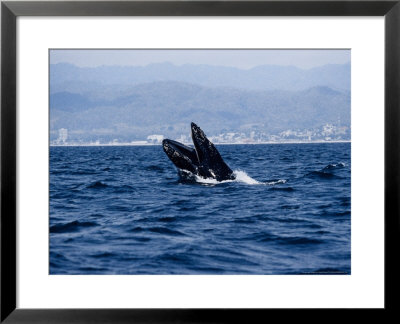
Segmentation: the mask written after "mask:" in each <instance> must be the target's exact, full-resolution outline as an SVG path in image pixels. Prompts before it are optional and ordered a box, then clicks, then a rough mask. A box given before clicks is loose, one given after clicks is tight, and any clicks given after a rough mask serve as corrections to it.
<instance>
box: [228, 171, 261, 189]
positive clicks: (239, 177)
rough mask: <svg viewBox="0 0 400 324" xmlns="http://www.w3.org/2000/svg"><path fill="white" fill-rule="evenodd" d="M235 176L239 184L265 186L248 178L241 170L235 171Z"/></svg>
mask: <svg viewBox="0 0 400 324" xmlns="http://www.w3.org/2000/svg"><path fill="white" fill-rule="evenodd" d="M233 174H234V175H235V178H236V179H235V180H234V181H237V182H243V183H246V184H249V185H259V184H263V183H262V182H260V181H257V180H255V179H253V178H252V177H250V176H248V175H247V173H246V172H244V171H240V170H235V171H233Z"/></svg>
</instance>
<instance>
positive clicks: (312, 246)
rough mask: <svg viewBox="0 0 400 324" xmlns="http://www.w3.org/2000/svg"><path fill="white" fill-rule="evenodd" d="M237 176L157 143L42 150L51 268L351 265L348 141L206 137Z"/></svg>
mask: <svg viewBox="0 0 400 324" xmlns="http://www.w3.org/2000/svg"><path fill="white" fill-rule="evenodd" d="M217 148H218V150H219V151H220V153H221V155H222V157H223V158H224V160H225V161H226V162H227V164H228V165H229V166H230V167H231V168H232V170H235V173H236V176H237V180H235V181H226V182H222V183H218V182H216V181H214V180H211V179H209V180H206V179H200V178H196V177H194V176H189V177H188V176H182V175H179V174H178V171H177V170H176V168H175V167H174V165H173V164H172V162H171V161H170V160H169V159H168V158H167V156H166V155H165V153H164V152H163V150H162V147H161V146H103V147H101V146H99V147H51V148H50V221H49V226H50V229H49V232H50V248H49V253H50V265H49V273H50V274H155V275H158V274H221V275H223V274H243V275H249V274H263V275H268V274H275V275H277V274H279V275H281V274H289V275H290V274H319V275H321V274H350V272H351V267H350V264H351V252H350V251H351V250H350V239H351V198H350V184H351V182H350V178H351V177H350V175H351V173H350V170H351V161H350V155H351V154H350V148H351V145H350V143H322V144H273V145H267V144H265V145H217Z"/></svg>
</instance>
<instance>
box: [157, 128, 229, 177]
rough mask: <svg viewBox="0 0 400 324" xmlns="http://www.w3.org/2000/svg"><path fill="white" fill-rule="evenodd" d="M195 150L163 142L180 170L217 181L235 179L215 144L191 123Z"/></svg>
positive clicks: (165, 150)
mask: <svg viewBox="0 0 400 324" xmlns="http://www.w3.org/2000/svg"><path fill="white" fill-rule="evenodd" d="M191 133H192V140H193V144H194V149H193V148H191V147H189V146H186V145H184V144H182V143H179V142H177V141H173V140H170V139H164V140H163V143H162V144H163V149H164V152H165V154H167V156H168V158H169V159H170V160H171V161H172V163H173V164H174V165H175V166H176V167H177V168H178V169H180V170H185V171H190V172H191V173H193V174H195V175H197V176H200V177H202V178H213V179H216V180H217V181H223V180H233V179H235V177H234V175H233V171H232V170H231V169H230V168H229V166H228V165H227V164H226V163H225V162H224V160H223V159H222V157H221V155H220V154H219V152H218V150H217V149H216V148H215V146H214V144H213V143H211V142H210V140H209V139H208V138H207V136H206V135H205V134H204V132H203V131H202V130H201V128H200V127H199V126H197V125H196V124H195V123H191Z"/></svg>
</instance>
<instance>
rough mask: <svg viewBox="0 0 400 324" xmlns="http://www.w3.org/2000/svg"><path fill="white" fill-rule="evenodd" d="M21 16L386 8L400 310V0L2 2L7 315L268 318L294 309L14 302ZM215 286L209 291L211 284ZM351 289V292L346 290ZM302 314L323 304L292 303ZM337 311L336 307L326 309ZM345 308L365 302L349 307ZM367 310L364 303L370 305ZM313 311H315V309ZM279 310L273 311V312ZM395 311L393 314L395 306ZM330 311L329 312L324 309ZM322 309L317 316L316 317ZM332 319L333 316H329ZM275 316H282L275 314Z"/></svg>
mask: <svg viewBox="0 0 400 324" xmlns="http://www.w3.org/2000/svg"><path fill="white" fill-rule="evenodd" d="M19 16H384V17H385V146H384V148H385V179H384V180H385V307H384V309H375V310H374V312H371V310H367V312H364V314H367V316H368V317H369V318H370V319H371V316H374V315H373V314H376V316H379V317H377V318H379V320H380V321H384V319H383V318H382V317H381V316H386V315H388V314H389V312H390V313H394V312H396V309H397V306H398V304H397V298H396V295H397V293H398V288H399V275H398V272H399V271H398V268H397V267H396V263H397V262H396V261H397V259H398V256H399V247H400V244H399V243H400V242H399V231H400V219H399V214H400V213H399V211H400V203H399V201H400V200H399V199H400V194H399V181H400V172H399V165H400V159H399V157H400V141H399V139H400V136H399V129H400V112H399V111H400V64H399V63H400V0H394V1H385V0H383V1H374V0H372V1H356V0H350V1H333V0H327V1H323V0H322V1H321V0H314V1H294V0H291V1H285V0H283V1H276V0H275V1H274V0H266V1H264V0H261V1H168V0H166V1H115V2H113V1H2V3H1V242H0V243H1V267H0V268H1V316H0V321H1V322H3V321H4V322H5V323H33V322H34V323H97V322H100V323H114V322H115V323H149V322H150V323H199V322H213V323H217V322H226V323H231V322H238V321H241V322H247V323H253V322H264V321H269V320H270V319H269V318H271V320H272V317H271V316H276V315H278V316H280V318H279V321H281V320H282V319H285V318H286V312H287V311H288V309H230V310H228V309H19V308H16V299H17V294H16V288H17V287H16V271H17V268H16V207H17V205H16V190H17V183H16V163H17V157H16V151H17V147H16V143H17V142H16V113H17V111H16V53H17V52H16V37H17V31H16V19H17V17H19ZM210 293H211V292H210ZM344 293H345V292H344ZM291 311H292V313H293V312H295V313H296V315H295V316H296V317H297V316H299V317H297V318H296V319H297V320H299V319H300V318H301V317H307V318H309V317H310V316H312V317H313V316H315V312H318V313H321V310H315V309H314V310H312V309H307V310H300V309H295V310H291ZM322 311H325V312H326V313H329V314H330V315H329V316H330V317H331V316H336V315H335V314H336V311H338V310H331V309H327V310H322ZM345 311H346V313H347V314H348V313H350V312H358V311H359V310H354V309H353V310H345ZM364 311H365V310H364ZM310 312H314V313H313V314H310ZM271 314H273V315H271ZM391 315H393V314H391ZM323 316H324V317H325V316H326V315H325V314H324V315H323ZM318 317H319V316H317V317H316V319H318ZM331 319H332V318H331ZM275 320H276V319H275ZM320 320H322V319H321V318H319V321H320Z"/></svg>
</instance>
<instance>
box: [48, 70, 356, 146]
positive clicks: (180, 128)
mask: <svg viewBox="0 0 400 324" xmlns="http://www.w3.org/2000/svg"><path fill="white" fill-rule="evenodd" d="M92 72H93V71H92ZM56 73H58V72H56ZM70 77H71V76H70ZM108 81H110V80H108ZM114 88H115V87H114V86H111V87H110V89H109V90H110V91H99V90H90V89H89V88H88V89H86V91H81V92H80V93H74V92H69V91H65V90H63V91H60V92H53V93H52V94H51V96H50V130H51V137H52V138H53V139H54V138H55V137H57V134H58V133H57V130H59V129H61V128H67V129H68V132H69V136H70V138H71V139H80V140H86V141H87V140H96V139H101V140H106V139H109V140H112V139H114V138H117V139H119V140H122V141H124V140H127V141H132V140H139V139H143V138H146V136H148V135H150V134H162V135H164V136H168V137H171V138H176V137H178V136H179V135H180V134H188V133H189V125H190V122H191V121H194V122H196V123H198V124H199V125H200V126H201V127H202V128H204V129H205V130H206V133H207V135H216V134H218V133H220V132H229V131H243V132H250V131H253V130H256V131H263V132H266V133H269V134H273V133H274V132H278V131H284V130H288V129H305V128H315V127H320V126H322V125H324V124H326V123H333V124H337V123H338V121H339V122H340V123H341V124H342V125H346V126H350V92H349V91H347V90H337V89H332V88H330V87H326V86H318V87H311V88H309V89H305V90H301V91H287V90H266V91H254V90H252V91H250V90H243V89H237V88H231V87H217V88H211V87H204V86H201V85H195V84H191V83H186V82H176V81H168V82H167V81H164V82H150V83H145V84H139V85H136V86H133V87H130V88H126V89H124V90H120V91H113V90H112V89H114Z"/></svg>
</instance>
